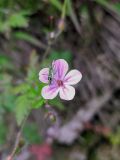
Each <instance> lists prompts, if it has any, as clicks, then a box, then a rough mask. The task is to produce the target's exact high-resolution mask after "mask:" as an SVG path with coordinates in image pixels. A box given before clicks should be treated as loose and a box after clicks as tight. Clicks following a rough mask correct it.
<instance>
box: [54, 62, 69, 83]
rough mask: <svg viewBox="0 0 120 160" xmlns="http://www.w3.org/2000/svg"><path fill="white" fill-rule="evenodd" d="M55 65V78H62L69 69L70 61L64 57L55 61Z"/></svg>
mask: <svg viewBox="0 0 120 160" xmlns="http://www.w3.org/2000/svg"><path fill="white" fill-rule="evenodd" d="M53 67H54V70H55V78H56V79H59V80H62V79H63V78H64V76H65V74H66V73H67V71H68V63H67V62H66V61H65V60H64V59H58V60H55V61H53Z"/></svg>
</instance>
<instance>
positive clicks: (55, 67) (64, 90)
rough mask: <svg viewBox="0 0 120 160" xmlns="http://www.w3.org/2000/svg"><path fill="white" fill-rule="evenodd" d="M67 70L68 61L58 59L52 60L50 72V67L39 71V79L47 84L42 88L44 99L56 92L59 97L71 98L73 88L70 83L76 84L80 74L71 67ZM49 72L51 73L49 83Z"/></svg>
mask: <svg viewBox="0 0 120 160" xmlns="http://www.w3.org/2000/svg"><path fill="white" fill-rule="evenodd" d="M67 71H68V63H67V62H66V61H65V60H64V59H58V60H55V61H53V62H52V73H50V72H51V71H50V68H43V69H42V70H40V72H39V80H40V81H41V82H43V83H47V84H48V85H47V86H45V87H43V88H42V91H41V94H42V96H43V98H45V99H53V98H55V97H56V96H57V95H58V93H59V95H60V98H61V99H64V100H72V99H73V98H74V96H75V89H74V87H73V86H71V85H75V84H77V83H78V82H79V81H80V80H81V78H82V74H81V73H80V72H79V71H78V70H76V69H73V70H71V71H69V72H68V73H67ZM49 74H52V77H51V81H50V83H49Z"/></svg>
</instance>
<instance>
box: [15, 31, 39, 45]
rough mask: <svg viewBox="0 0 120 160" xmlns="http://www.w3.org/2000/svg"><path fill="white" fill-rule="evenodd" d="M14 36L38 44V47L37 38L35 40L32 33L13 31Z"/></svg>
mask: <svg viewBox="0 0 120 160" xmlns="http://www.w3.org/2000/svg"><path fill="white" fill-rule="evenodd" d="M14 37H15V38H17V39H20V40H24V41H27V42H29V43H31V44H33V45H36V46H38V47H39V46H40V42H39V40H37V39H36V38H35V37H33V36H32V35H30V34H28V33H26V32H15V33H14Z"/></svg>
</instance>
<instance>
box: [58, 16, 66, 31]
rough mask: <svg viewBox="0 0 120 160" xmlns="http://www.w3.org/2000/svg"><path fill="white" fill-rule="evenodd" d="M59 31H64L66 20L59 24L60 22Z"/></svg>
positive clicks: (61, 20)
mask: <svg viewBox="0 0 120 160" xmlns="http://www.w3.org/2000/svg"><path fill="white" fill-rule="evenodd" d="M58 29H59V30H60V31H63V30H64V29H65V21H64V19H60V20H59V22H58Z"/></svg>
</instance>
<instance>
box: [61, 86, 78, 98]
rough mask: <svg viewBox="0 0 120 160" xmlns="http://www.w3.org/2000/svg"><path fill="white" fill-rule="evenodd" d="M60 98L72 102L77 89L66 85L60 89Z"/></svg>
mask: <svg viewBox="0 0 120 160" xmlns="http://www.w3.org/2000/svg"><path fill="white" fill-rule="evenodd" d="M59 93H60V98H61V99H64V100H72V99H73V98H74V96H75V89H74V87H72V86H69V85H65V87H61V88H60V92H59Z"/></svg>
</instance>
